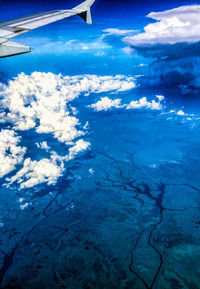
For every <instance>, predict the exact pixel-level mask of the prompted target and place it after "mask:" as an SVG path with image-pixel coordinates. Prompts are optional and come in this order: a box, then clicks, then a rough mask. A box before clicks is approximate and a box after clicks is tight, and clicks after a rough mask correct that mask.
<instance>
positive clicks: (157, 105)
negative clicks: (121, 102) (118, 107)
mask: <svg viewBox="0 0 200 289" xmlns="http://www.w3.org/2000/svg"><path fill="white" fill-rule="evenodd" d="M157 98H158V100H157V101H156V100H155V99H153V100H152V101H148V100H147V98H146V97H142V98H141V99H139V100H134V101H131V102H130V103H129V104H128V105H127V106H126V109H141V108H148V109H151V110H161V109H162V108H163V106H162V103H161V102H162V101H163V100H164V98H163V97H162V98H161V96H160V95H159V96H157Z"/></svg>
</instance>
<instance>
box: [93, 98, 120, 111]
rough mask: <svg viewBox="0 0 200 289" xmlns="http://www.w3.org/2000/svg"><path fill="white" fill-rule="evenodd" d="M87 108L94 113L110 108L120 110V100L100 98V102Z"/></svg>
mask: <svg viewBox="0 0 200 289" xmlns="http://www.w3.org/2000/svg"><path fill="white" fill-rule="evenodd" d="M88 107H91V108H93V109H94V110H95V111H102V110H104V111H106V110H110V109H112V108H120V107H122V106H121V99H120V98H117V99H114V100H112V99H110V98H108V97H101V100H99V101H97V102H96V103H93V104H91V105H89V106H88Z"/></svg>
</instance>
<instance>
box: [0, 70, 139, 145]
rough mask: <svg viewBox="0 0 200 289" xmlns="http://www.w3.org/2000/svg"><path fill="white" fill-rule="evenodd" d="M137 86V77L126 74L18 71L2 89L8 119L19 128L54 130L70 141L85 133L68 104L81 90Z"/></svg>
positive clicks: (61, 140) (60, 138) (121, 89)
mask: <svg viewBox="0 0 200 289" xmlns="http://www.w3.org/2000/svg"><path fill="white" fill-rule="evenodd" d="M134 87H135V82H134V78H132V77H125V76H120V75H118V76H115V77H113V76H96V75H85V76H72V77H69V76H65V77H64V76H62V75H54V74H52V73H41V72H34V73H32V74H31V75H25V74H24V73H22V74H20V75H18V77H16V78H15V79H14V80H13V81H10V82H9V85H8V86H7V87H5V89H4V90H3V92H2V95H3V96H4V99H3V101H2V104H3V106H4V108H6V109H9V113H8V114H7V120H9V121H10V122H12V123H13V124H14V127H15V128H16V129H18V130H28V129H31V128H35V129H36V131H37V132H38V133H52V134H53V136H54V137H55V138H56V139H58V141H60V142H64V143H66V144H70V143H71V142H72V141H73V140H74V139H76V138H79V137H82V136H83V135H84V134H85V132H84V131H83V130H80V123H79V120H78V119H77V117H75V116H74V115H72V114H70V110H69V109H68V107H67V105H68V104H69V103H70V102H71V101H72V100H74V99H75V98H77V97H79V95H80V94H81V93H87V94H88V93H91V92H93V93H100V92H108V91H117V92H120V91H126V90H129V89H132V88H134Z"/></svg>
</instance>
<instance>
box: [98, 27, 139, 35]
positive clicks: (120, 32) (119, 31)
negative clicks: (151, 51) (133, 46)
mask: <svg viewBox="0 0 200 289" xmlns="http://www.w3.org/2000/svg"><path fill="white" fill-rule="evenodd" d="M103 32H105V33H108V34H109V35H116V36H121V35H122V36H124V35H129V34H135V33H137V32H138V31H137V30H123V29H118V28H108V29H104V30H103Z"/></svg>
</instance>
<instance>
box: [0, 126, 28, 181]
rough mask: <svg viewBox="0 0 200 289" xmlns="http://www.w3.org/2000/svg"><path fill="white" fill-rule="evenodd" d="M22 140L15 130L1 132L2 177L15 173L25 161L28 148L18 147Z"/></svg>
mask: <svg viewBox="0 0 200 289" xmlns="http://www.w3.org/2000/svg"><path fill="white" fill-rule="evenodd" d="M20 139H21V138H20V137H19V136H17V135H16V133H15V132H14V131H13V130H7V129H5V130H2V131H1V132H0V177H3V176H5V175H7V174H8V173H10V172H11V171H13V170H14V169H15V168H16V166H17V165H18V164H20V163H21V162H22V161H23V158H24V154H25V152H26V148H24V147H21V146H19V145H18V144H19V142H20Z"/></svg>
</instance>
